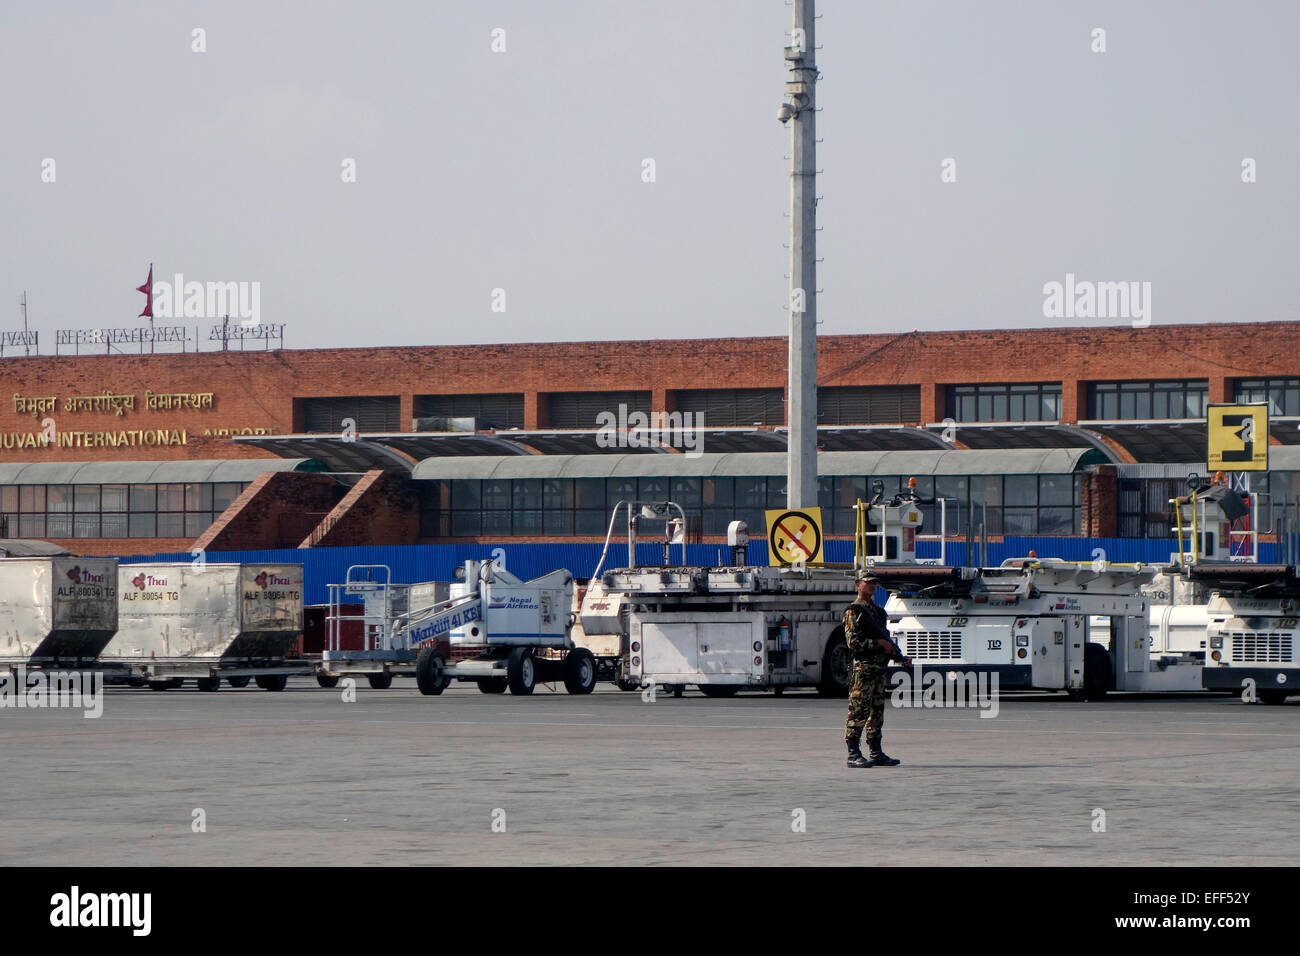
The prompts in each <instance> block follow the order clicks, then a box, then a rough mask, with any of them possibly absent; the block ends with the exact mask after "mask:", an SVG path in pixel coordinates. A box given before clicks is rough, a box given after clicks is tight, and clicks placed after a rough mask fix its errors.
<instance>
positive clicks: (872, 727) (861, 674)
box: [844, 661, 889, 740]
mask: <svg viewBox="0 0 1300 956" xmlns="http://www.w3.org/2000/svg"><path fill="white" fill-rule="evenodd" d="M888 696H889V695H888V694H887V693H886V692H885V671H884V668H881V667H871V666H870V665H868V664H867V662H866V661H854V662H853V686H852V688H851V689H850V690H849V717H848V720H847V721H845V723H844V737H845V739H846V740H857V739H858V736H859V735H860V734H861V733H862V731H863V730H864V729H865V730H866V737H867V740H870V739H872V738H873V737H878V736H880V731H881V729H882V728H883V727H884V726H885V701H886V700H887V699H888Z"/></svg>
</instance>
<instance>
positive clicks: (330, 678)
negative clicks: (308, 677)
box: [316, 672, 339, 690]
mask: <svg viewBox="0 0 1300 956" xmlns="http://www.w3.org/2000/svg"><path fill="white" fill-rule="evenodd" d="M316 683H318V684H320V685H321V686H322V687H324V688H326V689H327V690H328V689H329V688H331V687H338V686H339V675H338V674H326V673H324V672H319V673H317V674H316Z"/></svg>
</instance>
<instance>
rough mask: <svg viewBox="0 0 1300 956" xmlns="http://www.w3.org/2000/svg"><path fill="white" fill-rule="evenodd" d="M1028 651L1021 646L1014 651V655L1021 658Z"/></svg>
mask: <svg viewBox="0 0 1300 956" xmlns="http://www.w3.org/2000/svg"><path fill="white" fill-rule="evenodd" d="M1028 653H1029V652H1028V651H1026V650H1025V649H1024V648H1023V647H1022V648H1020V649H1019V650H1017V651H1016V657H1019V658H1020V659H1021V660H1023V659H1024V658H1025V657H1026V656H1027V655H1028Z"/></svg>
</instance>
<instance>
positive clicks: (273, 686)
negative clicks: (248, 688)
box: [257, 674, 289, 691]
mask: <svg viewBox="0 0 1300 956" xmlns="http://www.w3.org/2000/svg"><path fill="white" fill-rule="evenodd" d="M288 684H289V675H288V674H258V675H257V686H258V687H260V688H262V690H269V691H282V690H284V689H285V687H286V686H288Z"/></svg>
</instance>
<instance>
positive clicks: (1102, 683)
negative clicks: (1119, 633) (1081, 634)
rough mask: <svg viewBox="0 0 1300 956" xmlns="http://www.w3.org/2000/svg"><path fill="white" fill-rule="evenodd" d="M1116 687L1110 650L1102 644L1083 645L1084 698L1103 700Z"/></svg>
mask: <svg viewBox="0 0 1300 956" xmlns="http://www.w3.org/2000/svg"><path fill="white" fill-rule="evenodd" d="M1114 687H1115V678H1114V675H1113V674H1112V673H1111V668H1110V652H1109V651H1107V650H1106V648H1104V647H1102V646H1101V645H1100V644H1093V643H1088V644H1085V645H1083V699H1084V700H1101V699H1102V698H1103V697H1105V696H1106V692H1107V691H1109V690H1113V689H1114Z"/></svg>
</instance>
